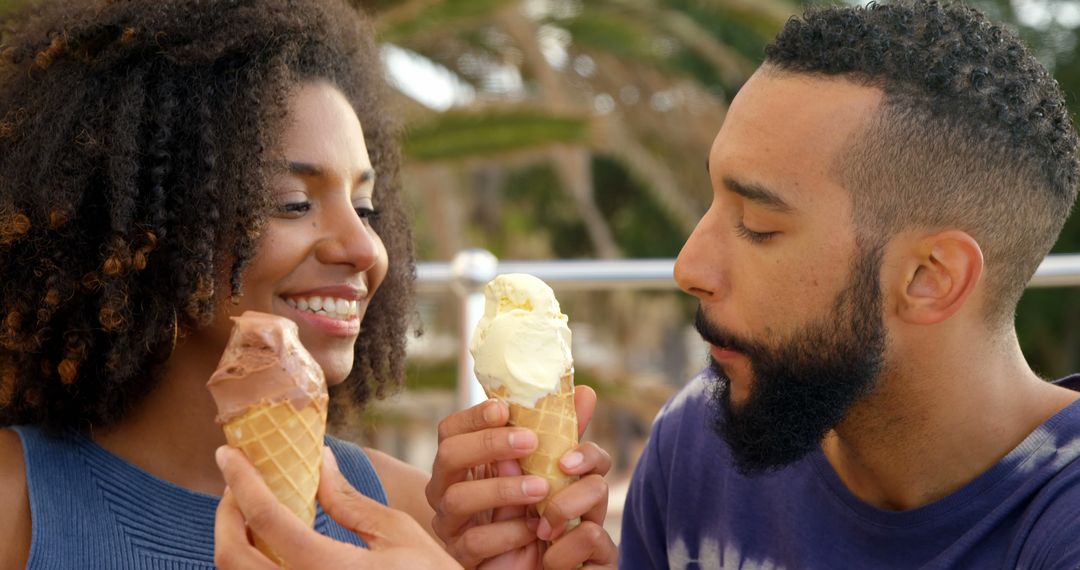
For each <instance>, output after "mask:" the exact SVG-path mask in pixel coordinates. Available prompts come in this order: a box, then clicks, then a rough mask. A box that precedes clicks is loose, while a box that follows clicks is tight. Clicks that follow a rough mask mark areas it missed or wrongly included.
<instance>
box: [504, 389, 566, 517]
mask: <svg viewBox="0 0 1080 570" xmlns="http://www.w3.org/2000/svg"><path fill="white" fill-rule="evenodd" d="M487 392H488V396H489V397H493V398H499V399H501V400H506V402H507V404H508V405H509V407H510V425H513V426H518V427H523V428H528V429H530V430H532V431H534V432H536V436H537V439H538V440H539V444H538V446H537V448H536V451H534V452H533V453H532V454H531V455H529V456H527V457H523V458H521V459H519V460H518V463H520V464H521V470H522V471H523V472H525V473H526V474H529V475H536V476H539V477H543V478H544V479H546V480H547V482H548V485H549V486H550V491H549V492H548V496H547V498H545V499H544V500H543V501H540V502H539V503H537V505H536V510H537V512H539V513H540V514H541V515H542V514H544V508H546V507H547V504H548V500H549V499H550V498H551V496H552V495H554V494H555V493H557V492H559V491H560V490H561V489H562V488H563V487H566V486H567V485H569V484H570V483H572V482H574V481H576V480H577V476H576V475H567V474H565V473H563V472H562V469H560V468H559V459H560V458H561V457H562V456H563V454H565V453H566V452H567V451H570V450H571V449H572V448H574V447H576V446H577V444H578V423H577V410H576V408H574V373H573V371H571V372H570V373H569V374H567V375H566V376H563V377H562V379H561V381H560V382H559V391H558V392H555V393H553V394H550V395H548V396H544V397H543V398H541V399H540V400H539V401H537V402H536V406H534V407H528V406H522V405H519V404H515V403H514V402H511V401H510V400H508V399H507V398H508V397H509V395H510V393H509V391H508V390H507V389H506V388H505V387H503V386H499V387H498V388H497V389H495V390H488V391H487Z"/></svg>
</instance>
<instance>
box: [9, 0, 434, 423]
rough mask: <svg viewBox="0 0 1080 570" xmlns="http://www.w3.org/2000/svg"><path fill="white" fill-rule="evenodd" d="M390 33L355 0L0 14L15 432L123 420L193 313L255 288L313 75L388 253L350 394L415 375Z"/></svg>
mask: <svg viewBox="0 0 1080 570" xmlns="http://www.w3.org/2000/svg"><path fill="white" fill-rule="evenodd" d="M373 36H374V32H373V29H372V27H371V26H370V24H369V23H368V22H367V21H366V20H365V19H364V18H363V17H362V16H361V15H360V14H358V13H357V12H356V10H354V9H353V8H351V7H349V6H348V5H347V4H346V3H345V2H344V0H108V1H92V2H75V3H72V2H67V1H65V0H46V1H45V2H38V3H35V4H34V5H33V6H32V7H31V8H29V9H26V10H24V11H22V12H19V13H16V14H10V15H7V16H4V17H3V19H2V20H0V425H10V424H18V423H38V424H43V425H46V426H48V427H51V428H63V427H65V426H86V425H88V424H89V425H104V424H108V423H110V422H114V421H116V420H117V419H118V418H121V417H122V416H123V415H124V414H125V413H126V412H127V411H128V410H130V409H131V408H132V406H134V405H135V404H136V403H137V402H138V401H139V399H140V398H141V397H142V396H144V395H145V394H146V393H147V392H149V391H150V390H151V389H152V388H153V387H154V386H155V382H156V380H157V378H158V377H159V375H160V374H159V373H160V368H161V364H162V362H163V361H164V360H165V359H166V358H167V357H168V355H169V353H170V352H171V346H172V344H173V342H174V334H175V330H176V326H177V322H178V323H179V326H180V328H181V329H182V330H183V329H188V330H190V329H192V328H196V327H200V326H204V325H206V324H207V323H209V322H210V321H211V320H212V319H213V316H214V314H215V310H216V308H217V306H218V302H219V301H220V300H221V299H222V298H228V297H229V295H230V294H231V295H236V294H237V293H238V292H239V291H240V287H241V276H242V274H243V271H244V269H245V266H246V264H247V263H248V262H249V260H250V259H252V256H253V254H254V251H255V249H256V248H257V246H258V239H259V235H260V232H261V230H262V228H263V227H264V224H265V220H266V218H267V216H268V214H269V213H270V212H271V210H270V208H271V207H272V204H271V200H270V197H269V194H270V193H269V192H268V190H267V187H268V181H269V180H270V179H271V177H272V176H273V175H274V173H275V172H276V171H277V170H276V169H278V168H280V167H281V165H283V164H284V160H283V157H281V156H280V155H279V154H280V153H279V151H277V150H275V149H279V148H280V145H279V136H280V133H281V131H282V130H283V124H284V119H285V114H286V112H287V106H288V101H289V97H290V95H291V94H292V93H293V92H295V90H296V89H297V87H298V86H299V84H300V83H301V82H303V81H307V80H326V81H329V82H330V83H332V84H334V85H335V86H337V87H338V88H340V89H341V90H342V92H343V93H344V94H345V95H346V97H347V98H348V100H349V101H350V102H351V104H352V106H353V108H354V109H355V110H356V112H357V115H358V116H359V118H360V121H361V124H362V125H363V129H364V136H365V139H366V142H367V148H368V150H369V152H370V156H371V161H372V164H373V166H374V168H375V169H376V171H377V172H378V173H379V175H378V177H377V187H376V193H375V200H376V203H375V205H376V207H377V208H378V209H379V210H380V213H381V215H380V217H379V219H378V220H377V221H375V222H373V225H374V228H375V230H376V231H377V232H378V234H379V235H380V236H381V237H382V239H383V241H384V243H385V244H386V248H387V251H388V254H389V258H390V270H389V274H388V275H387V278H386V281H385V282H384V284H383V285H382V287H380V288H379V291H378V293H377V294H376V296H375V297H374V299H373V300H372V302H371V306H370V309H369V310H368V312H367V316H366V317H365V319H364V333H363V334H362V335H361V337H360V340H359V341H358V342H357V345H356V364H355V366H354V368H353V371H352V373H351V375H350V377H349V379H348V381H347V382H345V383H343V385H344V386H346V387H347V388H346V389H347V390H348V394H347V395H342V394H335V395H334V397H335V401H336V402H338V403H339V404H340V403H341V402H342V401H343V400H344V401H352V402H357V403H363V402H365V401H367V400H369V399H370V398H371V397H373V396H378V395H381V394H382V393H383V392H384V391H386V390H387V389H388V388H394V387H396V386H397V385H398V384H399V383H400V380H401V378H402V376H403V373H404V344H405V333H406V330H407V327H408V322H409V320H410V319H409V317H410V316H411V298H412V282H413V279H414V273H415V271H414V266H413V258H412V241H411V237H410V234H409V228H408V223H407V220H406V218H405V215H404V210H403V206H402V203H401V198H400V193H399V182H398V180H399V177H398V162H399V154H398V150H397V140H396V139H397V127H396V125H395V123H394V122H393V121H392V120H391V119H390V117H389V114H388V113H387V112H386V110H385V109H384V107H383V100H384V98H385V96H384V94H383V83H382V75H381V68H380V64H379V59H378V51H377V48H376V46H375V44H374V41H373ZM339 407H340V406H339Z"/></svg>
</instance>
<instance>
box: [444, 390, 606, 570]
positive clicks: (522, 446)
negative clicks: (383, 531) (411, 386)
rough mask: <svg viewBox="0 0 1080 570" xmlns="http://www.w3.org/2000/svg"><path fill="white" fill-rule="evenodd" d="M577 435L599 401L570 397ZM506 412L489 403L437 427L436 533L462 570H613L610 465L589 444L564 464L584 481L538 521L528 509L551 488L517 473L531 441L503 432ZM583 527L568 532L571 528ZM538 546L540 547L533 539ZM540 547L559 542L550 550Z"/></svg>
mask: <svg viewBox="0 0 1080 570" xmlns="http://www.w3.org/2000/svg"><path fill="white" fill-rule="evenodd" d="M574 402H575V405H576V406H577V414H578V429H579V430H580V431H579V436H580V434H581V432H584V431H585V428H586V426H588V423H589V420H590V419H591V418H592V414H593V410H594V409H595V407H596V393H595V392H593V390H592V389H591V388H588V387H586V386H578V387H577V388H576V392H575V394H574ZM509 417H510V414H509V409H508V408H507V406H506V404H504V403H502V402H500V401H497V400H489V401H487V402H484V403H482V404H479V405H477V406H474V407H472V408H469V409H467V410H463V411H461V412H458V413H455V414H453V415H451V416H448V417H447V418H446V419H444V420H443V421H442V423H440V424H439V451H438V453H437V455H436V458H435V465H434V466H433V474H432V477H431V481H430V482H429V483H428V486H427V498H428V503H429V504H431V506H432V508H433V509H435V519H434V521H433V522H432V526H433V528H434V530H435V533H436V534H437V535H438V536H439V537H440V538H441V539H442V540H443V541H444V542H445V543H446V548H447V550H448V551H449V552H450V553H451V554H452V555H453V556H454V558H456V559H457V560H458V561H459V562H461V563H462V564H463V565H464V566H466V567H469V568H472V567H483V568H485V569H496V568H498V569H503V568H512V569H532V568H539V567H541V566H543V567H544V568H552V569H558V568H575V567H578V566H579V565H582V564H584V565H586V567H589V568H602V567H611V568H614V567H615V562H616V557H617V549H616V547H615V544H614V542H613V541H612V540H611V537H610V536H608V534H607V532H606V531H604V528H603V524H604V518H605V516H606V515H607V498H608V489H607V483H606V482H605V481H604V478H603V476H604V475H605V474H606V473H607V471H608V469H610V468H611V458H610V456H609V455H608V454H607V452H605V451H604V450H602V449H600V448H599V447H598V446H597V445H596V444H594V443H591V442H586V443H582V444H581V445H579V446H577V447H576V448H574V449H573V450H571V451H570V452H568V453H567V454H566V455H564V456H563V458H562V462H561V463H562V465H561V467H562V469H563V471H564V472H565V473H567V474H570V475H579V476H581V479H579V480H578V481H576V482H574V483H573V484H571V485H570V486H568V487H566V488H565V489H563V490H562V491H560V492H559V493H558V494H556V495H555V496H554V497H552V499H551V501H549V502H548V506H547V508H546V509H545V511H544V517H543V518H542V519H536V518H532V517H535V515H534V514H533V515H530V514H529V513H530V512H531V511H530V510H529V509H528V508H527V507H528V506H529V505H533V504H535V503H537V502H539V501H540V500H541V499H543V498H544V497H545V496H546V495H547V491H548V485H547V482H546V481H545V480H544V479H542V478H540V477H535V476H525V475H522V473H521V469H520V467H519V466H518V463H517V459H518V458H520V457H525V456H526V455H528V454H530V453H532V452H533V451H534V450H535V449H536V445H537V442H536V435H535V434H534V433H533V432H531V431H529V430H527V429H524V428H515V427H507V426H506V423H507V421H508V420H509ZM578 518H580V519H581V524H580V525H578V526H577V527H575V528H574V529H573V530H571V531H570V532H567V531H566V526H567V522H568V521H571V520H574V519H578ZM538 539H539V540H538ZM546 541H555V542H554V543H553V544H551V545H550V546H548V544H547V542H546Z"/></svg>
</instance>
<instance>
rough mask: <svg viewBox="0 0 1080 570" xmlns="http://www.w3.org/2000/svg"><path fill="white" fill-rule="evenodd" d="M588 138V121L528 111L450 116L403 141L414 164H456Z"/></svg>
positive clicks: (418, 127) (411, 131) (411, 132)
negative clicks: (464, 159) (462, 159)
mask: <svg viewBox="0 0 1080 570" xmlns="http://www.w3.org/2000/svg"><path fill="white" fill-rule="evenodd" d="M587 136H588V131H587V127H586V125H585V121H584V120H582V119H580V118H573V117H558V116H553V115H547V114H543V113H540V112H529V111H525V110H516V111H513V110H512V111H488V112H485V113H477V112H458V111H455V112H448V113H443V114H440V115H438V116H437V117H435V118H434V119H432V120H430V121H427V122H425V123H423V124H419V125H415V126H412V127H410V128H409V130H408V133H407V134H406V136H405V140H404V141H403V150H404V152H405V154H406V155H408V156H409V157H410V158H412V159H415V160H430V159H439V160H453V159H455V158H460V157H469V156H476V155H478V154H482V155H485V156H487V157H491V158H495V157H496V155H498V154H499V153H506V152H513V151H515V150H520V149H526V148H535V147H537V146H542V145H549V144H558V143H576V142H582V141H583V140H585V139H586V137H587Z"/></svg>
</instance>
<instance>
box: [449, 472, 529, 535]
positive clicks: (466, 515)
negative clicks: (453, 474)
mask: <svg viewBox="0 0 1080 570" xmlns="http://www.w3.org/2000/svg"><path fill="white" fill-rule="evenodd" d="M549 489H550V487H549V485H548V482H547V481H545V480H544V479H543V478H542V477H536V476H533V475H526V476H518V477H496V478H494V479H484V480H482V481H462V482H461V483H458V484H456V485H454V486H452V487H450V488H449V489H447V490H446V494H445V495H444V496H443V498H442V500H441V501H440V502H439V504H438V507H437V508H436V509H435V512H436V514H437V516H436V517H435V521H434V523H433V524H434V526H435V527H436V528H435V531H436V533H437V534H438V535H439V536H441V537H447V536H454V535H456V534H457V533H458V532H459V531H460V529H461V528H462V527H464V526H465V525H466V524H468V523H469V521H470V520H471V519H472V517H473V516H474V515H476V514H477V513H482V512H486V511H489V510H492V509H498V508H500V507H513V506H523V505H532V504H535V503H538V502H540V500H541V499H543V498H544V497H545V496H547V493H548V491H549Z"/></svg>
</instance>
